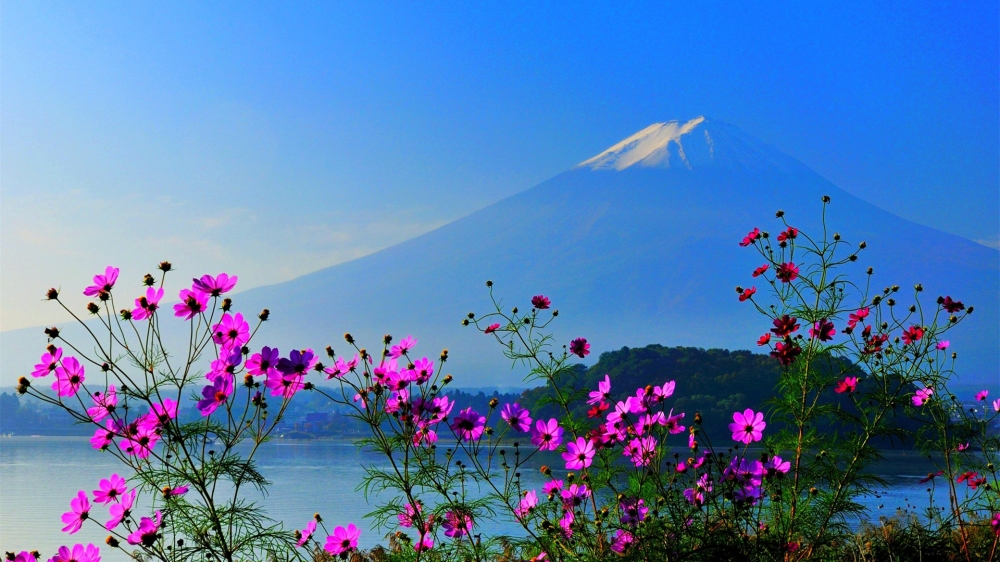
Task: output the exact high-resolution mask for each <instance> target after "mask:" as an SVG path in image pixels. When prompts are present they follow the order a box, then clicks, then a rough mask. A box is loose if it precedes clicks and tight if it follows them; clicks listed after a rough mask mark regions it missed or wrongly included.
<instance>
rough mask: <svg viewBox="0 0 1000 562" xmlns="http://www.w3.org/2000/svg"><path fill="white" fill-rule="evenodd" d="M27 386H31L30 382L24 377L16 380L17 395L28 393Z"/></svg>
mask: <svg viewBox="0 0 1000 562" xmlns="http://www.w3.org/2000/svg"><path fill="white" fill-rule="evenodd" d="M29 386H31V381H29V380H28V379H27V378H26V377H21V378H19V379H17V393H18V394H24V393H25V392H28V387H29Z"/></svg>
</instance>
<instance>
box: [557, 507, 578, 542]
mask: <svg viewBox="0 0 1000 562" xmlns="http://www.w3.org/2000/svg"><path fill="white" fill-rule="evenodd" d="M574 521H576V515H574V514H573V510H572V509H567V510H566V511H564V512H563V515H562V517H560V518H559V527H560V528H561V529H562V532H563V536H564V537H566V538H567V539H568V538H570V537H572V536H573V522H574Z"/></svg>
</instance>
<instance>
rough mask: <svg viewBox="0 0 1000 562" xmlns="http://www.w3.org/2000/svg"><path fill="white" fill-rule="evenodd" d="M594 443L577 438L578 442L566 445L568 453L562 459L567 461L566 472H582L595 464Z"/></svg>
mask: <svg viewBox="0 0 1000 562" xmlns="http://www.w3.org/2000/svg"><path fill="white" fill-rule="evenodd" d="M594 454H595V451H594V443H593V442H592V441H590V440H589V439H585V438H583V437H577V438H576V441H570V442H569V443H567V444H566V452H565V453H563V455H562V458H563V460H565V461H566V470H582V469H584V468H587V467H588V466H590V465H591V464H592V463H593V462H594Z"/></svg>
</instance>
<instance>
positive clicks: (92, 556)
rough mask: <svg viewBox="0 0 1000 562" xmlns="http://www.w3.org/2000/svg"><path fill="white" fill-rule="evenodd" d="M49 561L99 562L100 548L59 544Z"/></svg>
mask: <svg viewBox="0 0 1000 562" xmlns="http://www.w3.org/2000/svg"><path fill="white" fill-rule="evenodd" d="M117 271H118V270H117V269H116V270H115V272H116V273H117ZM98 277H100V276H98ZM15 560H16V559H15ZM30 560H31V562H34V560H35V557H34V556H32V557H31V558H30ZM18 562H19V561H18ZM26 562H27V561H26ZM49 562H101V549H99V548H97V547H96V546H94V545H93V544H88V545H87V546H83V545H82V544H78V545H75V546H74V547H73V548H70V547H68V546H60V547H59V551H58V552H57V553H56V555H55V556H53V557H52V558H50V559H49Z"/></svg>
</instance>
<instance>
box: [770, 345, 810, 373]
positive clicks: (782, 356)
mask: <svg viewBox="0 0 1000 562" xmlns="http://www.w3.org/2000/svg"><path fill="white" fill-rule="evenodd" d="M800 353H802V349H801V348H799V346H797V345H795V344H794V343H792V342H780V343H778V344H777V345H776V346H774V351H772V352H771V357H774V358H775V359H777V360H778V363H781V364H782V365H783V366H785V367H787V366H788V365H791V364H792V361H795V358H796V357H797V356H798V355H799V354H800Z"/></svg>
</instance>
